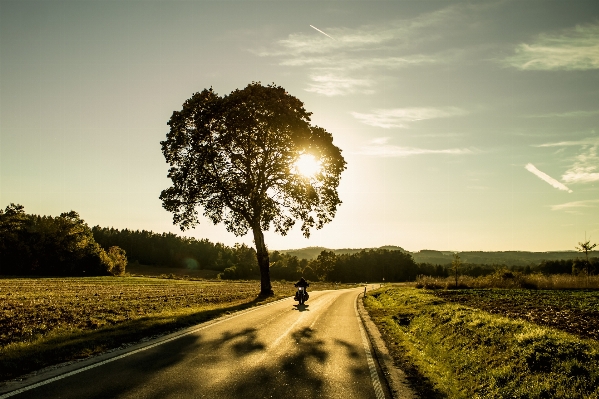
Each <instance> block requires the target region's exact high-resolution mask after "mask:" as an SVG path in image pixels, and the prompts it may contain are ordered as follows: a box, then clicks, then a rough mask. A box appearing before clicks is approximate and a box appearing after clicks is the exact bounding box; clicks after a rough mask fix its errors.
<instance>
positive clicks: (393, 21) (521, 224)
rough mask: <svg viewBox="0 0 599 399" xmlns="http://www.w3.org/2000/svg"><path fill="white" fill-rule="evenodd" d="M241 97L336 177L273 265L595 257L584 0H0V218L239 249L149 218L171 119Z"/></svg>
mask: <svg viewBox="0 0 599 399" xmlns="http://www.w3.org/2000/svg"><path fill="white" fill-rule="evenodd" d="M252 81H260V82H262V83H263V84H268V83H272V82H274V83H276V84H277V85H280V86H283V87H284V88H285V89H286V90H287V91H288V92H289V93H290V94H291V95H293V96H295V97H297V98H299V99H300V100H301V101H303V102H304V105H305V108H306V110H307V111H309V112H312V113H313V115H312V122H313V124H315V125H318V126H321V127H323V128H325V129H326V130H327V131H328V132H330V133H331V134H332V135H333V137H334V143H335V144H336V145H337V146H338V147H340V148H341V149H342V151H343V156H344V157H345V160H346V161H347V170H346V171H345V172H344V173H343V174H342V178H341V184H340V186H339V196H340V198H341V200H342V201H343V203H342V205H341V206H340V207H339V209H338V211H337V215H336V217H335V218H334V220H333V221H332V222H331V223H329V224H327V225H326V226H325V227H324V228H323V229H321V230H315V231H313V232H312V235H311V237H310V238H309V239H306V238H304V237H303V236H302V235H301V232H300V231H299V225H300V223H297V226H296V228H294V229H293V230H292V231H291V232H290V233H289V234H288V235H287V236H280V235H278V234H276V233H274V231H270V232H267V233H266V235H265V236H266V244H267V245H268V247H269V249H271V250H275V249H292V248H303V247H308V246H324V247H327V248H337V249H338V248H371V247H380V246H383V245H397V246H400V247H403V248H405V249H407V250H409V251H419V250H422V249H437V250H454V251H475V250H481V251H510V250H520V251H556V250H574V249H575V246H576V245H578V243H579V242H581V241H584V240H585V239H590V240H591V242H599V154H598V148H599V2H597V1H596V0H592V1H582V0H577V1H560V0H552V1H534V0H527V1H480V2H457V1H456V2H454V1H438V2H437V1H372V0H371V1H283V0H281V1H251V0H246V1H175V0H168V1H167V0H164V1H143V0H138V1H103V0H97V1H85V0H79V1H52V0H47V1H27V0H19V1H5V0H0V207H2V208H5V207H6V206H7V205H8V204H10V203H17V204H21V205H23V206H24V207H25V211H26V212H27V213H34V214H41V215H53V216H57V215H59V214H60V213H62V212H68V211H70V210H74V211H76V212H78V213H79V214H80V216H81V217H82V218H83V219H84V220H85V221H86V222H87V223H88V224H89V225H90V226H95V225H100V226H102V227H115V228H119V229H124V228H128V229H132V230H137V229H139V230H142V229H145V230H152V231H154V232H158V233H162V232H173V233H176V234H182V235H186V236H190V237H195V238H198V239H201V238H207V239H209V240H210V241H212V242H222V243H224V244H226V245H233V244H234V243H237V242H239V243H246V244H248V245H252V242H253V241H252V236H251V234H250V235H247V236H243V237H236V236H234V235H233V234H232V233H228V232H227V231H226V230H225V227H224V226H223V225H216V226H215V225H213V224H212V223H211V222H210V221H209V220H208V219H204V218H202V219H201V223H200V225H199V226H197V227H196V228H195V229H193V230H186V231H185V232H181V231H180V229H179V228H178V227H177V226H174V225H173V224H172V215H171V214H170V213H168V212H167V211H165V210H164V209H163V208H162V203H161V201H160V199H159V195H160V192H161V191H162V190H164V189H166V188H168V187H170V183H171V182H170V180H169V179H168V178H167V171H168V165H167V164H166V162H165V160H164V156H163V155H162V152H161V147H160V141H162V140H164V139H165V137H166V133H167V132H168V126H167V125H166V123H167V121H168V120H169V118H170V116H171V114H172V113H173V111H179V110H181V108H182V104H183V102H184V101H185V100H187V99H188V98H190V97H191V96H192V95H193V93H195V92H198V91H201V90H203V89H204V88H209V87H212V88H213V89H214V90H215V91H216V92H217V93H218V94H219V95H225V94H228V93H230V92H231V91H233V90H235V89H237V88H243V87H245V86H246V85H247V84H249V83H251V82H252Z"/></svg>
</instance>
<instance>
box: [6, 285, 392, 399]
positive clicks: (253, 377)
mask: <svg viewBox="0 0 599 399" xmlns="http://www.w3.org/2000/svg"><path fill="white" fill-rule="evenodd" d="M360 291H361V289H350V290H339V291H322V292H312V293H311V295H310V300H309V301H308V302H307V303H306V305H305V306H304V307H298V306H297V302H295V301H293V300H292V299H291V298H288V299H285V300H282V301H278V302H275V303H273V304H269V305H266V306H263V307H259V308H254V309H252V310H250V311H247V312H243V313H241V314H238V315H234V316H233V317H231V318H228V319H226V320H223V321H220V322H218V323H213V324H211V325H207V326H205V327H203V328H201V329H199V330H197V331H195V332H193V333H191V334H188V335H185V336H183V337H181V338H178V339H175V340H172V341H170V342H167V343H164V344H162V345H158V346H155V347H152V348H150V349H147V350H143V351H140V352H137V353H134V354H132V355H130V356H126V357H123V358H121V359H118V360H115V361H111V362H108V363H106V364H103V365H101V366H98V367H94V368H91V369H89V370H86V371H83V372H80V373H77V374H74V375H71V376H69V377H66V378H62V379H59V380H57V381H54V382H52V383H49V384H45V385H42V386H39V387H37V388H34V389H31V390H28V391H26V392H23V393H21V394H18V395H15V396H11V397H14V398H148V399H153V398H156V399H164V398H302V399H307V398H343V399H349V398H361V399H367V398H378V399H382V398H383V397H384V396H382V392H380V391H378V388H380V386H377V384H378V379H377V377H376V376H374V378H373V376H371V371H372V361H370V367H369V362H368V356H369V351H368V350H367V347H366V346H365V340H364V338H365V337H364V335H363V334H364V333H363V331H362V328H361V324H360V322H359V319H358V317H357V313H356V308H355V302H356V297H357V296H358V294H359V292H360ZM375 375H376V374H375ZM373 382H374V383H373ZM375 386H376V387H377V393H375ZM1 396H2V395H0V397H1Z"/></svg>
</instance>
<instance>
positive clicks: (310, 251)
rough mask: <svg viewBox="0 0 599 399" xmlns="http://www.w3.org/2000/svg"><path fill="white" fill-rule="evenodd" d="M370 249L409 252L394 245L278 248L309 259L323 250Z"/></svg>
mask: <svg viewBox="0 0 599 399" xmlns="http://www.w3.org/2000/svg"><path fill="white" fill-rule="evenodd" d="M371 249H387V250H389V251H402V252H406V253H409V252H408V251H406V250H405V249H403V248H401V247H397V246H395V245H385V246H383V247H380V248H341V249H330V248H325V247H307V248H301V249H283V250H279V252H280V253H284V254H288V255H291V256H297V257H298V258H299V259H308V260H311V259H316V258H317V257H318V255H320V253H321V252H322V251H325V250H326V251H333V252H335V254H338V255H346V254H349V255H351V254H355V253H357V252H360V251H364V250H366V251H368V250H371Z"/></svg>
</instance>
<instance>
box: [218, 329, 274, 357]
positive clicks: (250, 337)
mask: <svg viewBox="0 0 599 399" xmlns="http://www.w3.org/2000/svg"><path fill="white" fill-rule="evenodd" d="M256 331H257V330H256V329H255V328H246V329H245V330H243V331H239V332H237V333H230V332H229V331H226V332H225V333H223V337H222V338H221V339H220V340H218V341H212V346H213V348H214V349H218V348H219V347H221V346H223V345H224V344H226V343H228V342H229V341H233V340H237V341H238V342H235V343H234V344H232V345H231V347H232V349H233V351H234V352H235V354H236V355H237V356H245V355H248V354H250V353H252V352H255V351H260V350H264V349H266V345H264V344H263V343H261V342H258V341H257V336H258V334H257V333H256Z"/></svg>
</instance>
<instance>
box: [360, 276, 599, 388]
mask: <svg viewBox="0 0 599 399" xmlns="http://www.w3.org/2000/svg"><path fill="white" fill-rule="evenodd" d="M598 294H599V292H597V291H537V290H529V291H527V290H523V289H512V290H509V289H485V290H481V289H478V290H455V291H453V290H425V289H416V288H413V287H405V286H404V287H399V286H393V285H388V286H385V287H382V288H381V289H378V290H375V291H371V292H369V293H368V294H367V295H366V297H365V298H364V305H365V306H366V309H367V310H368V312H369V314H370V316H371V318H372V319H373V321H374V322H375V324H377V326H378V328H379V330H380V331H381V335H382V337H383V339H384V340H385V342H386V344H387V347H388V348H389V351H390V353H391V355H392V356H393V358H394V360H395V363H396V364H397V365H398V366H399V367H400V368H401V369H403V370H404V371H406V374H407V375H408V380H409V381H410V384H411V385H412V387H413V388H414V389H415V390H416V391H417V393H418V394H419V396H420V397H426V398H505V399H508V398H510V399H513V398H521V399H524V398H527V399H531V398H581V399H582V398H584V399H588V398H595V399H599V341H598V340H597V339H594V338H593V337H594V336H596V328H597V325H596V322H595V324H592V323H593V321H592V320H597V319H596V313H597V304H598V299H597V297H598ZM585 318H588V320H589V321H588V322H586V321H584V319H585ZM593 318H594V319H593ZM570 323H571V324H572V325H571V326H570V325H569V324H570Z"/></svg>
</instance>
